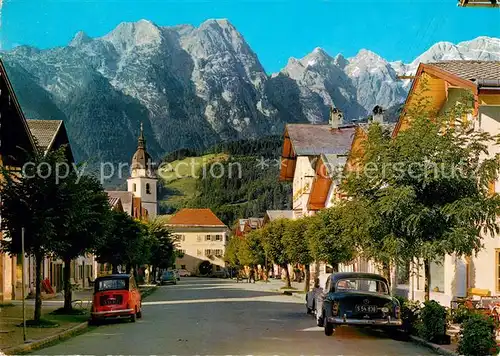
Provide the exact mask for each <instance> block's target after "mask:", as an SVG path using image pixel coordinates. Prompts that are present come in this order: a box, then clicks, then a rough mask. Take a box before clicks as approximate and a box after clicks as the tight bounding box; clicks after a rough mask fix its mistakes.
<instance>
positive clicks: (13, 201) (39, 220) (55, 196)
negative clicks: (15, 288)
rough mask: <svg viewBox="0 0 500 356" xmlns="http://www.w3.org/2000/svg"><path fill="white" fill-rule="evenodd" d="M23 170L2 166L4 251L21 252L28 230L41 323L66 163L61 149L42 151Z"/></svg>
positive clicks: (27, 246) (37, 316)
mask: <svg viewBox="0 0 500 356" xmlns="http://www.w3.org/2000/svg"><path fill="white" fill-rule="evenodd" d="M27 161H28V162H29V164H27V165H25V169H24V170H23V171H19V170H9V169H6V168H4V167H2V171H1V174H2V177H1V179H0V180H1V183H0V184H1V189H0V190H1V192H2V204H1V216H2V228H3V229H4V231H5V235H6V237H8V238H10V239H6V240H2V241H1V244H2V245H1V246H2V249H3V250H6V251H7V252H9V253H11V254H19V253H21V231H22V228H24V229H25V230H24V231H25V234H24V244H25V252H26V254H27V255H32V256H34V257H35V311H34V316H33V319H34V322H35V323H39V322H40V317H41V311H42V297H41V284H42V263H43V260H44V258H45V256H46V255H47V254H49V253H51V252H53V251H54V249H55V248H57V244H58V243H59V240H58V239H57V236H58V234H59V233H61V231H58V228H59V227H60V226H61V224H60V216H59V211H60V210H61V209H64V208H65V205H64V197H63V193H62V189H61V185H60V184H59V183H60V181H59V180H58V179H57V177H56V174H57V171H56V166H57V165H59V164H61V163H64V162H65V161H66V155H65V150H64V149H63V148H61V149H60V150H57V151H51V152H48V153H47V154H43V153H41V150H40V151H39V152H37V153H35V154H34V155H32V156H29V157H28V160H27Z"/></svg>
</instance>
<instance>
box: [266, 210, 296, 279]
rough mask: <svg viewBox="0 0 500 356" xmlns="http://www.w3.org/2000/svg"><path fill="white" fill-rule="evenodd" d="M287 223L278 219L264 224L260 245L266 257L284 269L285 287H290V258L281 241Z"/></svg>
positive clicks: (285, 220)
mask: <svg viewBox="0 0 500 356" xmlns="http://www.w3.org/2000/svg"><path fill="white" fill-rule="evenodd" d="M287 224H288V220H287V219H278V220H274V221H271V222H269V223H268V224H266V225H265V226H264V227H263V228H262V245H263V247H264V252H265V253H266V255H267V257H268V258H269V259H271V261H273V262H274V263H276V264H277V265H279V266H280V267H281V268H284V269H285V273H286V287H287V288H291V287H292V284H291V283H290V271H288V264H289V263H290V260H289V259H288V256H287V254H286V253H285V245H284V243H283V235H284V234H285V230H286V226H287Z"/></svg>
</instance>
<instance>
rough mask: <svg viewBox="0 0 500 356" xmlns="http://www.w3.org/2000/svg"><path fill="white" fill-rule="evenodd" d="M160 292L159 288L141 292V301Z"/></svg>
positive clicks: (150, 288)
mask: <svg viewBox="0 0 500 356" xmlns="http://www.w3.org/2000/svg"><path fill="white" fill-rule="evenodd" d="M157 290H158V286H155V287H148V288H147V289H145V290H144V291H143V292H141V299H143V298H146V297H147V296H149V295H151V294H153V293H154V292H156V291H157Z"/></svg>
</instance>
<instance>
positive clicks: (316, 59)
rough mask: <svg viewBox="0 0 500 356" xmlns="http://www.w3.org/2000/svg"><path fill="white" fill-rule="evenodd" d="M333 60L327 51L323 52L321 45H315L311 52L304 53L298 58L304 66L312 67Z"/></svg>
mask: <svg viewBox="0 0 500 356" xmlns="http://www.w3.org/2000/svg"><path fill="white" fill-rule="evenodd" d="M332 60H333V58H332V57H330V55H329V54H328V53H326V52H325V50H323V49H322V48H321V47H316V48H315V49H314V50H313V51H312V52H311V53H309V54H308V55H306V56H305V57H304V58H302V59H301V60H300V63H301V64H302V66H304V67H314V66H316V65H322V64H325V63H329V62H331V61H332Z"/></svg>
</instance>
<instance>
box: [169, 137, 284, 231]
mask: <svg viewBox="0 0 500 356" xmlns="http://www.w3.org/2000/svg"><path fill="white" fill-rule="evenodd" d="M281 144H282V137H281V136H270V137H265V138H262V139H259V140H240V141H233V142H226V143H222V144H219V145H216V146H214V147H212V148H210V149H209V150H207V151H206V152H203V154H201V155H199V156H198V157H196V158H195V157H186V154H187V155H189V153H188V152H185V151H184V152H182V153H180V154H177V153H172V154H170V155H169V156H168V157H167V158H170V159H172V158H176V157H178V158H182V159H184V160H188V161H189V160H190V159H193V160H197V161H195V162H198V161H199V160H200V159H202V158H203V157H205V158H206V157H210V158H211V160H210V161H209V162H208V163H206V164H205V166H204V167H201V168H200V171H199V175H200V177H199V178H198V179H196V183H195V185H194V186H193V185H190V184H188V186H190V189H189V190H186V191H183V189H179V187H182V186H186V184H185V183H186V182H187V181H188V180H190V181H191V183H193V181H192V180H193V178H192V177H185V178H180V179H177V180H175V181H170V182H166V183H165V188H164V191H166V194H165V197H164V199H165V200H164V201H163V202H162V203H161V204H160V205H161V209H162V213H173V212H175V210H177V209H179V208H181V207H208V208H211V209H212V210H213V211H214V212H215V213H216V214H217V216H218V217H219V218H220V219H221V220H222V221H224V222H225V223H226V224H228V225H232V224H233V222H235V221H236V219H238V218H240V217H250V216H255V217H262V216H264V213H265V211H266V210H269V209H291V198H292V187H291V185H290V184H289V183H284V182H279V181H278V176H279V166H280V163H279V162H280V161H279V158H280V153H281ZM213 157H218V159H215V160H214V159H213ZM221 157H223V159H222V158H221ZM176 162H178V161H174V162H172V165H173V166H175V165H176V164H177V163H176ZM193 188H194V191H192V189H193ZM179 202H181V204H179Z"/></svg>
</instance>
